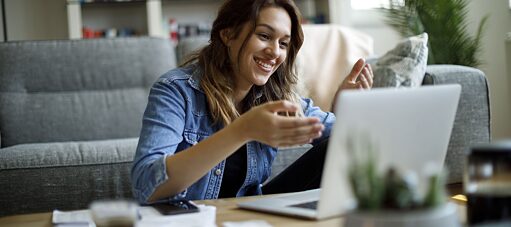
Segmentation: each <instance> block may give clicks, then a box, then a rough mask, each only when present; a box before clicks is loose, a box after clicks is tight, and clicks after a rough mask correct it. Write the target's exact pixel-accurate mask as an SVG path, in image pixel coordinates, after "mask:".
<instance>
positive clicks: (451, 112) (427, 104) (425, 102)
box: [318, 85, 461, 219]
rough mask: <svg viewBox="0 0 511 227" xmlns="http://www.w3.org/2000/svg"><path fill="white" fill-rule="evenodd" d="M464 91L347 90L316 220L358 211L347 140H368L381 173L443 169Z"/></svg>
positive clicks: (431, 88)
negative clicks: (349, 175)
mask: <svg viewBox="0 0 511 227" xmlns="http://www.w3.org/2000/svg"><path fill="white" fill-rule="evenodd" d="M460 92H461V86H459V85H436V86H424V87H419V88H404V89H395V88H376V89H373V90H371V91H364V92H360V91H343V92H342V93H341V94H340V95H339V97H338V98H337V105H336V107H337V109H336V110H335V114H336V117H337V120H336V123H335V125H334V128H333V129H332V134H331V136H330V141H329V146H328V152H327V156H326V159H325V166H324V169H323V178H322V182H321V195H320V197H321V198H320V202H319V204H318V216H319V217H318V218H320V219H321V218H326V217H331V216H335V215H339V214H342V213H345V211H346V210H349V209H352V208H354V205H355V203H354V199H353V196H352V193H351V188H350V185H349V182H348V179H347V173H348V165H349V160H350V159H349V158H348V153H347V152H349V151H347V148H346V145H347V140H348V139H349V138H356V139H357V140H358V139H359V138H357V136H360V135H366V136H368V137H369V138H368V140H367V141H372V143H373V144H374V145H376V146H377V148H376V149H375V151H376V152H377V153H376V155H377V158H378V168H379V169H380V170H382V169H386V168H387V167H388V166H389V165H392V166H395V167H397V168H398V169H402V170H411V171H416V172H417V173H419V172H421V171H423V170H424V168H426V165H430V163H434V164H436V165H437V166H438V168H442V166H443V163H444V159H445V155H446V153H447V147H448V144H449V138H450V134H451V130H452V125H453V122H454V117H455V115H456V109H457V106H458V100H459V96H460ZM355 134H358V135H355ZM339 204H341V205H339Z"/></svg>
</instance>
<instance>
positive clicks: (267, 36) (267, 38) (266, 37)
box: [259, 33, 270, 40]
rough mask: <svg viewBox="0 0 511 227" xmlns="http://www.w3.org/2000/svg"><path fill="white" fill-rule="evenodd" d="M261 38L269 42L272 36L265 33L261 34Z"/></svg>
mask: <svg viewBox="0 0 511 227" xmlns="http://www.w3.org/2000/svg"><path fill="white" fill-rule="evenodd" d="M259 37H261V39H262V40H269V39H270V36H269V35H267V34H264V33H261V34H259Z"/></svg>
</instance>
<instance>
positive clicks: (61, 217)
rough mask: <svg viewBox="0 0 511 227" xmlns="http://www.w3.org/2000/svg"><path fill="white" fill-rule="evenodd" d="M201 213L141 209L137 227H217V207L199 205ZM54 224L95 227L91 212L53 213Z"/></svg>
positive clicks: (61, 226) (60, 226)
mask: <svg viewBox="0 0 511 227" xmlns="http://www.w3.org/2000/svg"><path fill="white" fill-rule="evenodd" d="M197 207H199V212H197V213H188V214H176V215H161V214H160V213H159V212H158V211H156V210H155V209H154V208H152V207H139V208H138V212H139V214H140V217H141V219H140V220H138V221H137V222H136V224H135V226H137V227H146V226H147V227H148V226H183V227H195V226H197V227H203V226H204V227H215V226H216V224H215V221H216V207H214V206H206V205H197ZM52 222H53V224H54V225H55V226H58V227H65V226H73V227H95V226H96V225H95V224H94V222H93V221H92V218H91V213H90V211H89V210H76V211H59V210H54V211H53V217H52Z"/></svg>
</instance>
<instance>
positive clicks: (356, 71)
mask: <svg viewBox="0 0 511 227" xmlns="http://www.w3.org/2000/svg"><path fill="white" fill-rule="evenodd" d="M372 87H373V70H372V69H371V66H370V65H369V64H366V62H365V60H364V59H363V58H361V59H358V61H357V62H356V63H355V65H353V68H352V69H351V72H350V74H349V75H348V76H347V77H346V78H345V79H344V81H342V83H341V86H340V87H339V89H338V91H337V92H340V91H341V90H344V89H371V88H372Z"/></svg>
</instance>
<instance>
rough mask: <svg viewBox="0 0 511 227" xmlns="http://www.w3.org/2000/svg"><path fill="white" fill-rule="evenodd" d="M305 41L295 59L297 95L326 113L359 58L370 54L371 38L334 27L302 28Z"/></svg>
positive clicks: (371, 52) (313, 26) (344, 28)
mask: <svg viewBox="0 0 511 227" xmlns="http://www.w3.org/2000/svg"><path fill="white" fill-rule="evenodd" d="M303 32H304V36H305V41H304V43H303V46H302V48H301V49H300V52H299V53H298V57H297V60H296V66H297V73H298V75H299V77H300V81H299V92H300V94H301V95H302V96H304V97H310V98H311V99H312V100H313V101H314V103H315V104H316V105H317V106H319V107H320V108H321V109H322V110H325V111H329V110H330V107H331V106H332V102H333V100H334V95H335V92H336V91H337V88H338V87H339V85H340V84H341V82H342V80H343V79H344V78H345V77H346V76H347V75H348V73H349V72H350V70H351V68H352V67H353V64H355V62H356V61H357V60H358V59H359V58H366V57H368V56H371V55H372V54H373V39H372V38H371V37H370V36H369V35H367V34H364V33H362V32H360V31H356V30H354V29H351V28H348V27H342V26H338V25H332V24H325V25H303Z"/></svg>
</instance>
